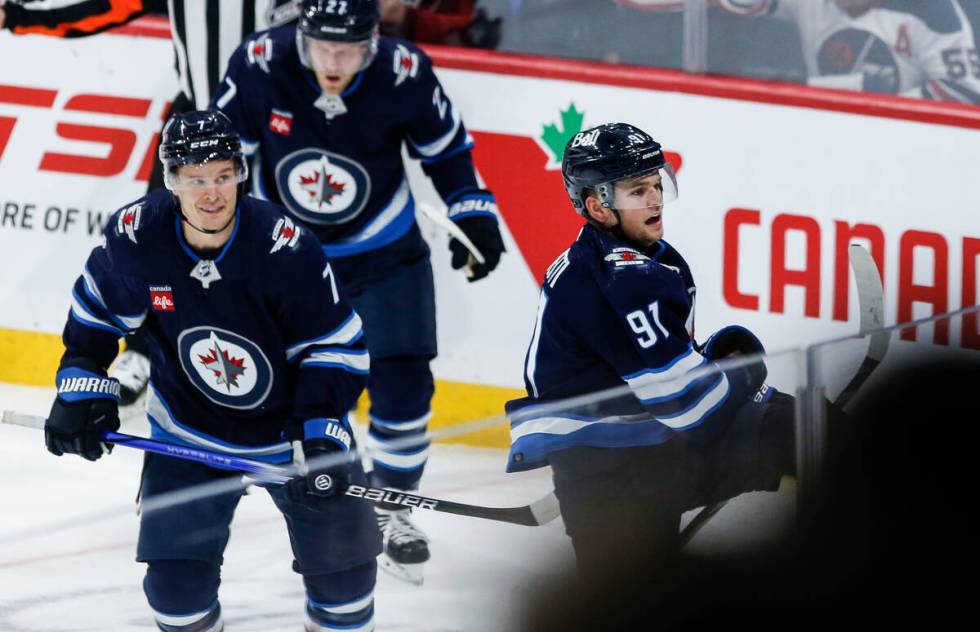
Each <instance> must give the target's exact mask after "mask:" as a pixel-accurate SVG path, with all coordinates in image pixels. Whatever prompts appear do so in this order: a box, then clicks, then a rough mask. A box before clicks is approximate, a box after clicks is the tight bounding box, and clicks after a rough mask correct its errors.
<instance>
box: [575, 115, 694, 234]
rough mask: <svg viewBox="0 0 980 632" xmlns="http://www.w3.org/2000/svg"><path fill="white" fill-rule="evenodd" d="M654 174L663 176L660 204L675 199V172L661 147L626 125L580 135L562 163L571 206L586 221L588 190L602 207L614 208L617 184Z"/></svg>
mask: <svg viewBox="0 0 980 632" xmlns="http://www.w3.org/2000/svg"><path fill="white" fill-rule="evenodd" d="M656 172H660V173H661V176H662V180H661V185H662V187H663V200H662V203H665V202H669V201H671V200H674V199H676V198H677V182H676V180H675V179H674V171H673V168H672V167H671V166H670V163H669V162H667V159H666V158H665V157H664V152H663V150H662V149H661V147H660V143H658V142H657V141H655V140H653V138H652V137H651V136H650V135H649V134H647V133H646V132H644V131H643V130H641V129H639V128H637V127H634V126H632V125H630V124H629V123H607V124H605V125H599V126H598V127H593V128H591V129H587V130H584V131H581V132H579V133H578V134H576V135H575V136H574V137H572V139H571V140H570V141H569V142H568V144H567V145H566V146H565V154H564V156H563V157H562V161H561V175H562V179H563V180H564V181H565V189H566V190H567V191H568V197H569V198H571V200H572V206H574V207H575V210H576V211H577V212H578V213H579V214H580V215H582V216H586V217H587V213H586V210H585V197H586V195H587V190H588V191H591V192H593V193H595V194H596V195H597V196H598V197H599V200H600V201H601V202H602V205H603V206H605V207H607V208H615V207H614V206H613V194H614V189H615V184H616V181H618V180H623V179H625V178H642V177H645V176H648V175H650V174H653V173H656Z"/></svg>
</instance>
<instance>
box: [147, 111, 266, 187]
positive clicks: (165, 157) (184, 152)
mask: <svg viewBox="0 0 980 632" xmlns="http://www.w3.org/2000/svg"><path fill="white" fill-rule="evenodd" d="M159 156H160V162H162V163H163V179H164V183H165V184H166V185H167V188H168V189H170V190H171V191H176V190H177V189H178V188H180V182H179V180H178V178H177V169H178V167H180V166H182V165H199V164H203V163H206V162H210V161H212V160H231V161H232V162H233V163H234V164H235V170H236V172H237V175H238V181H239V182H244V181H245V180H246V179H247V178H248V163H247V162H246V161H245V154H244V152H243V151H242V141H241V138H239V136H238V132H237V131H236V130H235V127H234V126H233V125H232V123H231V120H230V119H229V118H228V117H227V116H226V115H225V114H224V113H223V112H219V111H218V110H195V111H192V112H185V113H183V114H176V115H174V116H173V117H171V119H170V120H169V121H167V124H166V125H165V126H164V128H163V133H162V134H161V138H160V150H159Z"/></svg>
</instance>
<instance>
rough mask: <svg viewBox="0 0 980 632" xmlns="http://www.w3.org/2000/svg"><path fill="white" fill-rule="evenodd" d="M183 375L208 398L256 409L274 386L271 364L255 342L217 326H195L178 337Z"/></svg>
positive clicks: (241, 407)
mask: <svg viewBox="0 0 980 632" xmlns="http://www.w3.org/2000/svg"><path fill="white" fill-rule="evenodd" d="M177 346H178V348H179V353H180V364H181V368H183V370H184V374H185V375H186V376H187V377H188V379H189V380H190V381H191V382H192V383H193V384H194V386H196V387H197V389H198V390H199V391H201V393H203V394H204V396H205V397H207V398H208V399H210V400H211V401H213V402H216V403H218V404H221V405H223V406H227V407H230V408H238V409H246V408H255V407H256V406H258V405H259V404H261V403H262V401H263V400H264V399H265V398H266V396H267V395H268V394H269V391H270V389H271V388H272V367H271V365H270V363H269V360H268V359H267V358H266V356H265V354H264V353H263V352H262V349H261V348H260V347H259V346H258V345H257V344H255V343H254V342H252V341H250V340H248V339H246V338H244V337H242V336H239V335H238V334H235V333H234V332H231V331H227V330H225V329H219V328H217V327H206V326H205V327H195V328H193V329H188V330H185V331H183V332H182V333H181V334H180V336H179V337H178V339H177Z"/></svg>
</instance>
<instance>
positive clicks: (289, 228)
mask: <svg viewBox="0 0 980 632" xmlns="http://www.w3.org/2000/svg"><path fill="white" fill-rule="evenodd" d="M302 232H303V229H302V228H300V227H299V226H297V225H296V224H295V223H294V222H293V220H291V219H289V218H288V217H283V218H280V219H279V221H278V222H276V227H275V228H273V229H272V241H273V244H272V250H270V251H269V254H270V255H271V254H272V253H274V252H279V251H280V250H281V249H282V248H283V247H284V246H289V247H290V248H292V247H294V246H295V245H296V242H298V241H299V236H300V233H302Z"/></svg>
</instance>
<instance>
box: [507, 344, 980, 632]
mask: <svg viewBox="0 0 980 632" xmlns="http://www.w3.org/2000/svg"><path fill="white" fill-rule="evenodd" d="M944 352H945V353H948V351H946V350H944ZM886 378H887V379H884V380H882V381H880V382H878V383H877V384H871V385H869V388H868V389H867V390H865V391H863V392H859V394H858V395H857V397H856V398H855V401H854V410H853V414H852V418H851V419H850V423H849V424H847V425H844V426H839V427H835V428H833V429H832V431H831V432H830V434H829V436H828V443H827V452H826V453H827V463H826V466H825V469H824V481H823V485H822V488H821V493H820V494H819V496H818V498H815V499H814V502H813V504H812V505H810V508H811V509H810V510H809V511H808V512H807V513H806V514H804V515H802V516H801V523H800V525H799V528H798V530H797V533H796V534H795V536H794V537H793V538H791V539H790V540H789V541H787V542H786V543H785V544H782V545H778V546H775V547H773V548H772V549H769V550H763V551H759V550H754V551H751V552H745V553H744V554H734V555H726V556H711V557H708V556H703V555H702V556H698V555H696V553H695V552H694V551H685V552H682V553H681V555H679V556H678V557H677V558H675V559H673V560H669V561H667V562H665V563H662V564H660V565H659V566H658V567H656V568H654V567H653V566H652V565H651V566H650V567H649V572H648V573H646V574H644V576H642V577H638V576H636V574H635V573H634V574H631V575H628V576H627V575H623V574H621V575H620V576H619V577H616V578H615V579H613V580H612V581H605V582H603V583H602V584H601V585H578V584H577V582H576V581H575V578H567V581H566V582H564V583H563V584H562V585H557V586H548V587H547V588H546V589H544V590H542V591H541V592H539V593H538V594H537V595H535V596H534V598H533V603H532V604H530V607H529V610H528V612H529V616H528V618H527V625H526V626H525V627H524V628H523V629H526V630H562V631H569V630H594V629H610V630H611V629H616V630H619V629H636V630H641V629H643V630H647V629H655V630H668V629H675V628H681V627H684V628H685V629H690V626H691V624H714V625H719V624H721V625H725V626H732V627H735V628H738V627H739V626H740V625H746V626H752V629H759V628H767V627H770V626H772V627H774V626H776V625H781V626H783V625H789V626H794V627H795V626H801V627H802V628H804V629H814V628H820V629H828V626H832V625H834V624H839V623H840V622H841V621H843V620H846V621H847V622H848V625H849V626H851V625H857V626H860V625H868V626H871V625H873V626H875V628H876V629H882V628H886V627H887V626H890V625H899V624H902V627H906V626H915V625H924V624H928V627H929V628H931V629H945V628H948V627H954V628H956V629H958V628H960V627H961V626H962V623H964V622H965V621H967V620H968V619H967V617H968V616H970V615H971V614H972V612H971V611H972V608H971V607H970V604H971V598H972V597H973V593H974V590H973V586H972V585H973V582H972V581H971V580H970V579H967V578H969V577H971V576H972V574H973V571H974V568H975V567H976V564H977V561H978V560H977V558H978V555H977V539H976V537H975V533H974V529H973V528H972V526H973V525H972V520H971V519H969V517H968V515H967V514H968V512H969V511H970V510H969V502H970V501H971V500H972V499H973V498H974V495H975V493H976V481H977V474H976V470H975V467H974V466H973V463H974V462H975V460H976V457H975V451H976V446H977V444H978V439H980V433H978V432H977V422H978V421H980V388H978V386H980V354H978V357H976V358H968V357H964V358H960V359H955V360H948V359H944V360H941V361H940V360H938V359H936V358H931V359H925V360H922V361H919V362H917V363H915V364H914V365H909V366H907V367H906V368H904V369H902V370H900V371H898V372H895V373H892V374H889V375H887V376H886ZM613 533H614V531H613ZM971 618H972V617H971ZM869 629H870V628H869Z"/></svg>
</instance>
